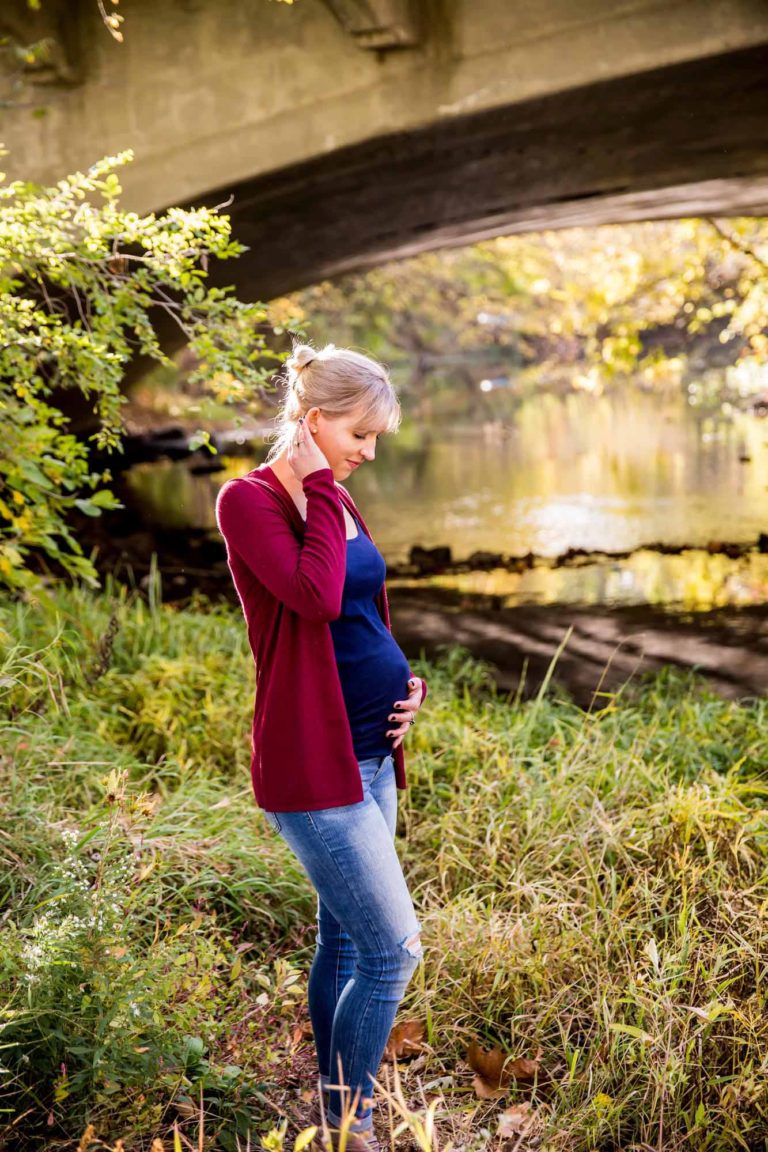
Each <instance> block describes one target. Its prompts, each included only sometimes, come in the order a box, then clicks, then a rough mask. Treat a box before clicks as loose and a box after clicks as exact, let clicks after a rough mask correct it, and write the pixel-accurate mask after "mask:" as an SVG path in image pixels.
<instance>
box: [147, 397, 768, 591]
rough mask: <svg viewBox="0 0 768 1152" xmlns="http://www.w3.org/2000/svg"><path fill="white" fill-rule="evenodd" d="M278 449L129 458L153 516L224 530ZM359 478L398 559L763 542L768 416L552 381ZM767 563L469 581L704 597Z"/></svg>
mask: <svg viewBox="0 0 768 1152" xmlns="http://www.w3.org/2000/svg"><path fill="white" fill-rule="evenodd" d="M266 451H267V449H266V447H264V448H263V449H262V450H260V451H259V450H256V451H255V452H254V454H253V456H251V457H223V456H222V457H221V458H220V460H221V463H222V464H223V465H224V470H223V471H221V472H218V473H213V474H210V475H201V476H195V475H193V474H192V473H191V472H190V470H189V467H188V464H187V463H186V462H179V463H172V462H165V461H161V462H158V463H153V464H149V465H138V466H136V467H134V468H132V469H131V470H130V472H129V473H127V476H126V479H127V483H128V484H129V486H130V490H131V493H132V496H133V497H134V499H135V500H137V501H138V502H139V504H140V506H141V508H142V510H143V512H144V514H145V515H146V518H147V520H148V521H149V522H151V523H153V524H155V525H156V526H159V527H162V526H174V527H179V526H185V525H192V526H195V527H200V528H210V529H211V530H215V527H216V525H215V519H214V501H215V497H216V492H217V491H218V488H219V487H220V485H221V484H222V483H223V482H224V481H225V480H226V479H228V478H229V477H231V476H239V475H242V474H244V473H245V472H247V471H248V470H249V469H250V468H253V467H255V466H256V465H257V464H258V463H260V462H261V460H263V459H264V457H265V456H266ZM347 485H348V487H349V490H350V492H351V493H352V495H353V496H354V498H355V500H356V501H357V502H358V503H359V505H360V507H361V510H362V511H363V514H364V515H365V517H366V520H367V522H368V524H369V526H370V528H371V531H372V533H373V535H374V538H375V540H376V542H377V544H378V546H379V548H380V549H381V551H382V552H383V554H384V556H385V557H386V558H387V560H388V561H390V562H393V563H394V562H399V561H404V560H406V559H407V556H408V552H409V549H410V548H411V546H412V545H414V544H421V545H423V546H424V547H428V548H430V547H435V546H437V545H448V546H450V548H451V549H452V551H453V556H454V559H463V558H465V557H466V556H468V555H469V554H470V553H472V552H474V551H478V550H487V551H494V552H503V553H506V554H508V555H523V554H525V553H528V552H533V553H535V554H536V555H538V556H542V557H554V556H556V555H558V554H560V553H562V552H565V551H566V550H567V549H569V548H585V549H595V550H605V551H619V550H629V549H637V548H641V547H642V546H643V545H648V544H652V543H664V544H676V545H691V546H694V547H695V546H697V545H698V546H699V547H700V548H701V547H704V546H706V545H707V543H709V542H710V541H733V542H744V543H751V542H754V541H755V540H756V538H757V535H758V533H760V532H767V531H768V420H765V419H760V418H759V417H756V416H752V415H749V414H746V413H743V412H738V411H729V410H726V411H719V412H718V413H717V414H714V415H712V414H709V415H707V414H703V413H702V412H701V410H700V409H695V408H692V407H691V406H690V405H689V404H688V403H687V401H686V398H685V396H684V395H683V394H682V393H681V394H680V395H679V396H674V397H671V398H660V397H658V396H653V395H650V394H648V393H643V392H641V391H638V390H630V389H627V390H626V391H624V392H622V393H621V394H619V395H614V396H593V395H587V394H583V393H574V394H570V395H567V396H565V397H561V396H555V395H552V394H547V393H542V394H539V395H536V396H534V397H532V398H530V399H525V400H522V401H521V402H520V403H519V404H517V406H516V407H515V408H514V410H510V414H509V415H507V416H505V417H504V419H496V418H491V419H485V420H483V419H480V420H478V421H476V422H474V423H468V422H467V423H453V424H449V425H445V424H443V425H440V426H436V425H434V424H433V425H431V426H429V427H427V426H424V427H414V426H410V427H409V426H404V427H403V429H402V430H401V432H400V434H399V435H398V436H395V437H384V438H383V439H382V441H380V443H379V448H378V452H377V458H376V462H375V463H374V464H373V465H363V467H362V468H361V469H360V470H359V471H358V472H357V473H356V474H355V475H353V476H352V477H351V478H350V479H349V481H348V482H347ZM765 561H766V558H765V557H756V556H755V557H750V558H747V559H746V560H744V561H738V562H729V561H727V560H725V559H724V558H723V557H710V556H707V555H706V554H704V553H693V554H691V555H689V556H686V557H682V558H681V557H660V556H658V555H657V554H655V553H652V552H643V553H639V554H638V555H637V556H635V557H633V558H632V559H631V560H630V561H628V562H627V563H621V564H600V565H591V566H589V568H584V569H577V570H564V569H561V570H558V571H556V572H551V571H547V570H546V569H544V568H539V569H535V570H534V571H533V572H529V573H525V574H524V575H523V576H522V577H515V576H512V575H510V574H508V573H487V574H478V575H477V576H476V577H472V578H471V580H475V582H476V584H477V582H478V581H479V582H480V583H481V584H483V586H484V587H486V588H488V587H489V586H490V585H491V584H493V580H494V579H495V581H496V585H495V589H496V591H497V592H498V593H499V594H504V595H509V596H510V598H511V599H512V600H515V599H517V600H520V599H522V600H526V599H532V600H539V601H549V600H565V601H572V600H583V601H586V602H591V603H598V602H605V601H611V602H615V601H618V602H622V601H624V602H637V601H643V600H649V601H651V602H662V603H663V602H667V601H669V602H679V603H690V604H691V606H699V607H704V606H707V605H708V604H709V603H727V602H739V603H753V602H756V601H763V600H765V599H768V571H766V563H765ZM471 580H470V583H471ZM476 584H475V586H476Z"/></svg>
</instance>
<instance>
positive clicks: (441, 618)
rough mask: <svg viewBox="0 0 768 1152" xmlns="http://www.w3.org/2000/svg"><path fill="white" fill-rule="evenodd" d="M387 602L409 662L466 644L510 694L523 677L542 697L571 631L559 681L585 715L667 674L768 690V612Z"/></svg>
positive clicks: (395, 598)
mask: <svg viewBox="0 0 768 1152" xmlns="http://www.w3.org/2000/svg"><path fill="white" fill-rule="evenodd" d="M388 592H389V599H390V607H391V613H392V628H393V632H394V634H395V636H396V637H397V640H398V643H399V644H400V646H401V647H402V648H403V651H404V652H405V653H406V655H407V656H408V658H409V659H411V660H412V659H415V658H417V657H418V656H419V654H420V652H421V651H422V650H423V651H424V653H425V655H427V656H432V655H434V654H435V653H436V651H437V649H438V648H439V647H440V645H443V644H451V643H455V644H462V645H463V646H464V647H466V648H467V649H469V651H470V652H472V653H473V654H474V655H475V656H478V657H481V658H482V659H483V660H488V661H490V662H491V663H492V664H493V665H494V668H495V669H496V671H495V673H494V679H495V680H496V682H497V684H498V685H499V686H500V687H501V688H502V689H503V690H504V691H513V692H514V691H516V690H517V689H518V687H519V685H520V680H521V677H522V676H524V687H523V693H524V695H526V696H530V695H531V694H534V693H535V692H536V691H537V690H538V688H539V686H540V685H541V682H542V680H543V678H544V676H545V675H546V672H547V669H548V668H549V665H550V663H551V661H552V659H553V658H554V656H555V653H556V652H557V649H558V646H559V645H560V643H561V642H562V641H563V639H564V637H565V636H566V634H567V632H568V629H569V628H572V629H573V632H572V633H571V636H570V638H569V640H568V642H567V644H566V646H565V648H564V650H563V652H562V653H561V654H560V656H559V658H558V661H557V664H556V667H555V671H554V676H553V679H554V680H556V681H557V682H558V683H560V684H562V685H563V686H564V687H565V688H567V690H568V691H569V693H570V694H571V695H572V696H573V698H574V699H575V700H576V701H577V702H578V703H579V704H581V705H583V706H584V707H588V706H589V704H590V703H591V702H592V700H593V696H594V693H595V692H596V691H601V692H605V691H607V692H615V691H616V690H617V689H618V688H620V687H621V686H622V685H623V684H625V683H626V682H627V681H628V680H634V679H636V678H638V677H639V676H641V675H643V674H644V673H647V672H652V671H654V670H657V669H660V668H661V667H663V666H664V665H666V664H672V665H675V666H676V667H678V668H681V669H694V668H695V669H697V670H698V671H699V672H700V673H701V674H703V675H704V676H706V677H707V679H708V680H709V682H710V683H711V685H712V687H713V688H715V689H716V690H717V691H718V692H720V693H722V695H724V696H726V697H728V698H730V699H740V698H743V697H750V696H751V697H754V696H763V695H764V694H765V692H766V690H767V689H768V605H760V606H758V607H750V608H723V609H718V610H716V611H712V612H696V613H688V614H685V615H681V614H675V613H671V612H665V611H663V610H662V609H658V608H654V607H650V606H645V605H644V606H641V607H636V608H635V607H633V608H575V607H569V606H567V605H556V606H553V605H547V606H546V607H537V606H528V607H518V608H493V607H488V606H486V605H482V604H476V603H473V602H472V597H468V596H467V595H466V594H456V593H453V592H450V591H445V592H444V591H442V590H435V589H434V588H431V589H427V588H425V589H423V590H414V589H412V588H408V589H399V588H397V587H393V588H389V586H388ZM597 702H598V701H596V703H597Z"/></svg>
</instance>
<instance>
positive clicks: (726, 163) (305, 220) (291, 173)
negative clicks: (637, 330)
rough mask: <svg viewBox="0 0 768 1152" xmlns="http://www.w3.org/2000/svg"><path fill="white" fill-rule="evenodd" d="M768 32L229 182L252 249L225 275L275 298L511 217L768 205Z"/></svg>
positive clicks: (531, 224)
mask: <svg viewBox="0 0 768 1152" xmlns="http://www.w3.org/2000/svg"><path fill="white" fill-rule="evenodd" d="M767 81H768V45H762V46H760V47H757V48H751V49H748V50H743V51H739V52H734V53H728V54H724V55H719V56H714V57H710V58H705V59H701V60H698V61H695V62H691V63H686V64H681V65H676V66H674V67H669V68H662V69H659V70H657V71H650V72H646V73H643V74H640V75H635V76H631V77H626V78H622V79H618V80H610V81H604V82H600V83H595V84H591V85H589V86H588V87H583V88H578V89H574V90H570V91H566V92H563V93H560V94H557V95H553V96H547V97H545V98H541V99H536V100H531V101H529V102H527V103H522V104H515V105H514V106H510V107H508V108H497V109H494V110H491V111H483V112H479V113H477V114H474V115H467V116H462V117H452V118H446V119H445V120H443V121H439V122H437V123H435V124H433V125H430V126H429V127H427V128H424V129H423V130H419V131H413V132H407V133H396V134H392V135H388V136H381V137H378V138H376V139H373V140H370V141H368V142H366V143H365V144H362V145H359V146H354V147H348V148H344V149H341V150H337V151H334V152H331V153H328V154H327V155H325V156H323V157H322V158H317V159H314V160H312V161H309V162H307V163H304V164H301V165H297V166H295V167H291V168H284V169H281V170H279V171H275V172H272V173H270V174H269V175H268V176H266V177H260V178H258V179H255V180H253V181H249V182H245V183H242V184H239V185H237V186H234V187H226V186H224V187H221V188H218V189H216V190H212V191H211V193H210V194H209V195H208V196H207V197H206V202H208V203H218V202H221V201H222V200H224V199H226V198H227V196H229V195H230V194H232V195H233V196H234V200H233V203H232V205H231V207H230V208H229V209H228V211H229V212H230V214H231V216H232V219H233V225H234V231H235V235H236V236H237V237H238V239H240V240H241V241H242V242H243V243H245V244H247V245H248V246H249V248H250V251H249V252H248V253H247V254H245V255H244V256H243V257H241V259H240V260H239V261H237V264H236V265H235V264H232V265H223V266H222V267H221V269H220V272H219V276H220V278H221V280H222V281H223V282H226V283H235V284H236V286H237V290H238V292H239V293H241V294H242V295H245V296H247V297H249V298H251V299H261V300H268V299H271V298H273V297H275V296H279V295H282V294H284V293H286V292H290V291H294V290H296V289H298V288H301V287H305V286H306V285H308V284H312V283H317V282H318V281H319V280H322V279H326V278H328V277H333V276H337V275H339V274H341V273H343V272H347V271H352V270H362V269H365V268H369V267H371V266H373V265H376V264H380V263H382V262H384V261H386V260H391V259H397V258H400V257H404V256H409V255H413V254H415V253H417V252H420V251H424V250H427V249H435V248H440V247H447V246H455V245H459V244H468V243H471V242H473V241H475V240H478V239H483V238H488V237H491V236H495V235H501V234H504V233H512V232H526V231H534V230H539V229H544V228H560V227H565V226H568V225H573V224H584V225H595V224H604V223H612V222H617V221H628V220H647V219H660V218H664V217H681V216H696V215H715V214H717V215H739V214H742V215H768V82H767Z"/></svg>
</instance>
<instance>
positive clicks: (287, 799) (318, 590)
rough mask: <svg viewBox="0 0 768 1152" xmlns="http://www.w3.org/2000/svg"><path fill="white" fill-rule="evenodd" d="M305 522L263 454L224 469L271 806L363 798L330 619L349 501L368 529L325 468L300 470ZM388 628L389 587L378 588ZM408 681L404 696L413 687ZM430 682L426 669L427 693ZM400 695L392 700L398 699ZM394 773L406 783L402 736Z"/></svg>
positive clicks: (262, 773)
mask: <svg viewBox="0 0 768 1152" xmlns="http://www.w3.org/2000/svg"><path fill="white" fill-rule="evenodd" d="M303 487H304V493H305V495H306V498H307V519H306V523H305V522H304V520H303V519H302V517H301V514H300V512H299V510H298V508H297V507H296V504H295V503H294V501H293V498H292V497H291V495H290V493H289V492H288V490H287V489H286V488H285V486H284V485H283V484H282V483H281V481H280V480H279V479H278V478H277V476H276V475H275V473H274V472H273V471H272V469H271V468H270V467H269V465H267V464H262V465H261V466H260V467H259V468H255V469H254V470H253V471H252V472H249V473H248V474H247V475H245V476H239V477H237V478H235V479H233V480H228V481H227V482H226V483H225V484H223V485H222V487H221V489H220V491H219V494H218V497H217V499H216V521H217V523H218V526H219V530H220V532H221V534H222V536H223V537H224V539H225V541H226V544H227V563H228V565H229V569H230V572H231V573H232V579H233V581H234V584H235V588H236V590H237V594H238V596H239V598H240V603H241V604H242V607H243V613H244V615H245V620H246V624H247V627H248V641H249V643H250V646H251V651H252V653H253V658H254V662H255V665H256V698H255V701H254V709H253V732H252V742H251V747H252V757H251V780H252V782H253V791H254V795H255V797H256V803H257V804H258V805H259V806H260V807H261V808H266V809H267V811H273V812H298V811H304V810H312V809H315V808H336V807H338V806H340V805H342V804H356V803H357V802H359V801H361V800H362V799H363V788H362V783H361V780H360V768H359V765H358V762H357V758H356V757H355V753H354V749H353V745H352V732H351V730H350V726H349V720H348V717H347V710H346V705H345V703H344V697H343V694H342V689H341V681H340V679H339V674H338V668H337V665H336V655H335V652H334V647H333V638H332V636H331V630H330V628H329V627H328V623H329V621H331V620H335V619H337V617H338V616H339V615H340V613H341V598H342V592H343V589H344V578H345V575H346V564H347V539H346V535H347V534H346V525H345V520H344V512H343V510H342V502H343V503H344V504H346V506H347V508H348V509H349V510H350V512H353V513H354V514H355V515H356V516H357V517H358V519H359V520H360V523H361V524H362V526H363V529H364V531H365V534H366V536H368V538H369V539H371V534H370V532H369V531H368V528H367V527H366V525H365V522H364V520H363V518H362V516H361V515H360V513H359V511H358V510H357V507H356V505H355V502H354V501H353V499H352V497H351V496H350V495H349V493H348V492H347V490H346V489H345V488H343V487H342V486H341V485H340V484H337V483H336V481H335V480H334V478H333V471H332V470H331V469H330V468H320V469H318V470H317V471H315V472H311V473H310V474H309V476H306V477H305V478H304V482H303ZM377 607H378V609H379V613H380V615H381V618H382V620H383V621H384V623H385V624H386V626H387V628H389V630H390V631H391V630H392V626H391V624H390V617H389V604H388V601H387V593H386V588H385V587H384V585H382V588H381V592H380V593H379V596H378V599H377ZM407 694H408V693H407V689H406V690H404V698H405V696H407ZM426 694H427V685H426V682H425V681H422V696H421V698H422V701H423V699H424V697H425V696H426ZM392 703H393V704H394V703H395V701H394V700H393V701H392ZM393 756H394V761H395V779H396V781H397V786H398V788H405V787H406V780H405V755H404V752H403V745H402V743H401V744H400V745H399V747H397V748H396V749H395V750H394V753H393Z"/></svg>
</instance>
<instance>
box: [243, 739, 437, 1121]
mask: <svg viewBox="0 0 768 1152" xmlns="http://www.w3.org/2000/svg"><path fill="white" fill-rule="evenodd" d="M359 765H360V775H361V778H362V783H363V799H362V800H361V801H360V802H359V803H357V804H345V805H342V806H340V807H338V808H320V809H316V810H315V811H311V812H265V816H266V818H267V821H268V822H269V824H270V825H271V826H272V827H273V828H274V829H275V830H276V831H277V832H279V833H280V835H281V836H282V837H283V839H284V840H285V841H286V843H287V844H288V846H289V847H290V848H291V850H292V852H293V853H294V855H295V856H296V857H297V858H298V860H299V862H300V863H301V865H302V867H303V868H304V870H305V871H306V873H307V875H308V876H309V879H310V880H311V881H312V884H313V885H314V887H315V889H316V891H317V936H316V941H317V949H316V951H315V956H314V959H313V961H312V967H311V969H310V973H309V985H308V1000H309V1015H310V1018H311V1020H312V1030H313V1032H314V1038H315V1047H316V1049H317V1062H318V1067H319V1070H320V1078H321V1080H322V1083H323V1087H326V1086H327V1087H328V1088H329V1091H330V1100H329V1106H328V1113H327V1114H328V1119H329V1122H330V1123H331V1124H332V1125H338V1124H339V1123H340V1122H341V1118H342V1113H343V1110H344V1108H345V1107H347V1108H349V1107H350V1105H351V1106H353V1107H354V1109H355V1121H354V1122H353V1124H352V1126H351V1131H364V1130H366V1129H370V1128H371V1127H372V1126H373V1114H372V1109H371V1101H372V1097H373V1086H372V1083H371V1076H377V1075H378V1070H379V1063H380V1061H381V1057H382V1055H383V1052H384V1048H385V1046H386V1043H387V1040H388V1039H389V1033H390V1031H391V1028H392V1024H393V1023H394V1019H395V1015H396V1013H397V1009H398V1006H399V1004H400V1001H401V1000H402V998H403V993H404V992H405V989H406V986H407V984H408V982H409V980H410V979H411V976H412V975H413V973H414V972H415V970H416V967H417V965H418V963H419V960H420V959H421V958H422V955H423V952H422V948H421V943H420V941H419V932H420V930H421V925H420V924H419V922H418V920H417V919H416V914H415V912H414V908H413V902H412V900H411V897H410V894H409V892H408V887H407V885H406V882H405V879H404V877H403V870H402V868H401V866H400V861H399V859H398V857H397V852H396V851H395V844H394V838H395V822H396V818H397V787H396V784H395V766H394V761H393V758H392V756H391V754H390V755H387V756H375V757H372V758H371V759H368V760H360V761H359ZM339 1061H340V1062H341V1072H339Z"/></svg>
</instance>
